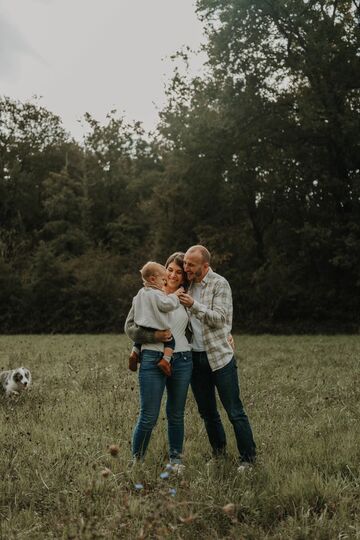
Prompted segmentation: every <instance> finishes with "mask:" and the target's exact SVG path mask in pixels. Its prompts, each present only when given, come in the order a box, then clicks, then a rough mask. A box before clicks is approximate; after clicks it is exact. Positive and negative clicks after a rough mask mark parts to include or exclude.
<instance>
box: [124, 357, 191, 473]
mask: <svg viewBox="0 0 360 540" xmlns="http://www.w3.org/2000/svg"><path fill="white" fill-rule="evenodd" d="M161 357H162V353H161V352H157V351H150V350H147V349H145V350H143V351H142V352H141V362H140V370H139V386H140V415H139V418H138V420H137V423H136V426H135V429H134V433H133V441H132V454H133V456H134V457H136V458H139V459H141V458H143V457H144V455H145V452H146V449H147V447H148V444H149V441H150V437H151V433H152V430H153V428H154V427H155V424H156V422H157V419H158V417H159V412H160V406H161V400H162V396H163V393H164V390H165V387H166V391H167V401H166V416H167V422H168V440H169V457H170V461H171V462H172V463H180V461H181V454H182V451H183V443H184V411H185V403H186V397H187V392H188V388H189V384H190V380H191V373H192V357H191V352H190V351H189V352H182V353H181V352H179V353H174V354H173V359H172V363H171V366H172V375H171V377H166V376H165V375H164V373H163V372H162V371H161V370H160V369H159V368H158V367H157V363H158V362H159V360H160V358H161Z"/></svg>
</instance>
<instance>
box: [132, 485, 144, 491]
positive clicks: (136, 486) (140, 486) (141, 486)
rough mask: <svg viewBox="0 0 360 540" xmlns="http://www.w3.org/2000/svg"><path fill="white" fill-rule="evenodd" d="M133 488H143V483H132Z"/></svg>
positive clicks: (138, 489)
mask: <svg viewBox="0 0 360 540" xmlns="http://www.w3.org/2000/svg"><path fill="white" fill-rule="evenodd" d="M134 488H135V489H136V490H137V491H140V490H142V489H144V486H143V484H140V483H138V484H134Z"/></svg>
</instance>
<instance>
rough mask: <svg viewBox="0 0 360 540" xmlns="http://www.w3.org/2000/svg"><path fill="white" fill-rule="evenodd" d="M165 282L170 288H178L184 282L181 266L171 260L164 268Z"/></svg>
mask: <svg viewBox="0 0 360 540" xmlns="http://www.w3.org/2000/svg"><path fill="white" fill-rule="evenodd" d="M166 278H167V284H168V287H169V288H170V289H174V290H176V289H178V288H179V287H180V285H182V284H183V283H184V275H183V270H182V268H181V266H179V265H178V264H176V262H174V261H173V262H171V263H170V264H169V265H168V267H167V269H166Z"/></svg>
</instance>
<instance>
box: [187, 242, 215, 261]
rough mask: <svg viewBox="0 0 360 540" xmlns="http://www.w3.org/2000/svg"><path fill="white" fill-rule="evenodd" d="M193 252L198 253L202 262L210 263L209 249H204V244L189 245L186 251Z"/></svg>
mask: <svg viewBox="0 0 360 540" xmlns="http://www.w3.org/2000/svg"><path fill="white" fill-rule="evenodd" d="M195 252H198V253H200V255H201V258H202V262H204V263H208V264H210V259H211V255H210V251H209V250H208V249H206V247H205V246H201V245H200V244H198V245H196V246H191V247H189V249H188V250H187V252H186V253H188V254H190V253H195Z"/></svg>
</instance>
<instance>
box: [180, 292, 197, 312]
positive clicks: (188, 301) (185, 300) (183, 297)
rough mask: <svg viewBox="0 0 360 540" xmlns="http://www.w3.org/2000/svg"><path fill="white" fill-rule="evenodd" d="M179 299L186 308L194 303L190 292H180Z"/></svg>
mask: <svg viewBox="0 0 360 540" xmlns="http://www.w3.org/2000/svg"><path fill="white" fill-rule="evenodd" d="M179 300H180V303H181V304H182V305H183V306H185V307H187V308H190V307H191V306H192V305H193V303H194V299H193V297H192V296H190V294H186V293H181V294H180V295H179Z"/></svg>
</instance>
